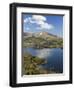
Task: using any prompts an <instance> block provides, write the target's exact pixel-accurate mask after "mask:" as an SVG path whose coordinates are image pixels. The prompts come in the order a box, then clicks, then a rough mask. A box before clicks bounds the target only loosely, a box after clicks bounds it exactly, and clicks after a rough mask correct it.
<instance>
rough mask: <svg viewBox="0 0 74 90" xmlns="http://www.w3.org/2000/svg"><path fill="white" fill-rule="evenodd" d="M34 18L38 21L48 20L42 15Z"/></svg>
mask: <svg viewBox="0 0 74 90" xmlns="http://www.w3.org/2000/svg"><path fill="white" fill-rule="evenodd" d="M32 18H33V19H34V20H37V21H46V18H45V17H44V16H42V15H33V16H32Z"/></svg>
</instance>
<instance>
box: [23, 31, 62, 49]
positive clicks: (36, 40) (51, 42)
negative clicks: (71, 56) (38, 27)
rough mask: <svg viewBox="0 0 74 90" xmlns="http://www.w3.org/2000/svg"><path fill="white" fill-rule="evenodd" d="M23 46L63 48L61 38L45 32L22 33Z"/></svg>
mask: <svg viewBox="0 0 74 90" xmlns="http://www.w3.org/2000/svg"><path fill="white" fill-rule="evenodd" d="M23 46H24V47H34V48H55V47H60V48H63V39H62V38H60V37H57V36H55V35H52V34H49V33H47V32H38V33H24V34H23Z"/></svg>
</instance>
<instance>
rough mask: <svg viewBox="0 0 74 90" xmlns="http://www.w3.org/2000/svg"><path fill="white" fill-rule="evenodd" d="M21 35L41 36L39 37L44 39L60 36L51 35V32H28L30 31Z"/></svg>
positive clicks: (25, 36)
mask: <svg viewBox="0 0 74 90" xmlns="http://www.w3.org/2000/svg"><path fill="white" fill-rule="evenodd" d="M23 36H24V38H27V37H33V36H34V37H41V38H44V39H46V38H52V39H53V38H60V37H58V36H56V35H53V34H50V33H48V32H36V33H30V32H25V33H23Z"/></svg>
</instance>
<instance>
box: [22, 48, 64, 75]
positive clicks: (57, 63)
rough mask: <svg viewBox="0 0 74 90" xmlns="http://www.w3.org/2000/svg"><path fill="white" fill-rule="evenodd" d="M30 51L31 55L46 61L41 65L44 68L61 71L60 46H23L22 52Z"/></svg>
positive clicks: (61, 50)
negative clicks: (38, 47)
mask: <svg viewBox="0 0 74 90" xmlns="http://www.w3.org/2000/svg"><path fill="white" fill-rule="evenodd" d="M26 52H28V53H30V54H31V55H33V56H37V57H39V58H44V59H45V60H47V63H46V64H44V65H42V66H43V67H44V68H46V69H48V70H49V69H51V70H54V71H56V72H58V73H63V49H60V48H53V49H52V48H51V49H49V48H44V49H35V48H23V53H26Z"/></svg>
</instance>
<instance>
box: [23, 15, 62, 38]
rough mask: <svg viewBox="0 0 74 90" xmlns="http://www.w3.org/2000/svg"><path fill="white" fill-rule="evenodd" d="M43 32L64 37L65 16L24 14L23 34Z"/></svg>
mask: <svg viewBox="0 0 74 90" xmlns="http://www.w3.org/2000/svg"><path fill="white" fill-rule="evenodd" d="M43 31H44V32H48V33H51V34H53V35H57V36H60V37H63V16H60V15H34V14H23V32H32V33H35V32H43Z"/></svg>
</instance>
